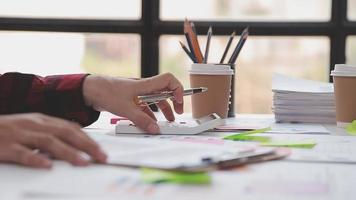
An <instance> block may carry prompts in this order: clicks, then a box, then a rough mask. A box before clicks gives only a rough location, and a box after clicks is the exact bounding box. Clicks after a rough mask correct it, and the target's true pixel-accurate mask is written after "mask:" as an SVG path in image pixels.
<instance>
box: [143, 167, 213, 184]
mask: <svg viewBox="0 0 356 200" xmlns="http://www.w3.org/2000/svg"><path fill="white" fill-rule="evenodd" d="M141 177H142V180H143V182H145V183H175V184H198V185H203V184H210V183H211V177H210V175H209V174H208V173H207V172H175V171H166V170H159V169H150V168H143V169H141Z"/></svg>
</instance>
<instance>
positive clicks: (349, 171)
mask: <svg viewBox="0 0 356 200" xmlns="http://www.w3.org/2000/svg"><path fill="white" fill-rule="evenodd" d="M246 117H258V118H260V119H266V120H268V119H271V120H273V116H271V115H253V116H252V115H244V116H242V115H238V117H237V118H238V119H239V118H246ZM108 118H109V115H103V116H102V117H101V119H100V121H99V122H97V123H95V124H94V125H93V126H91V128H93V129H87V131H88V132H91V133H94V134H101V135H98V136H99V137H101V136H103V137H106V136H105V135H104V133H105V132H108V129H107V128H112V129H113V127H112V126H110V125H108V124H109V121H108ZM95 127H96V128H95ZM99 128H100V129H99ZM327 128H328V129H329V130H331V131H332V134H333V135H345V133H344V132H343V131H342V130H341V129H338V128H336V127H334V126H330V125H328V126H327ZM219 134H221V133H219ZM273 137H305V135H304V136H301V135H299V136H298V135H296V136H295V135H288V136H286V135H278V134H275V135H274V134H273ZM308 137H309V135H308ZM310 137H313V138H315V140H316V141H317V142H318V140H319V139H320V140H324V139H326V138H327V140H328V141H335V143H336V142H340V141H341V142H342V140H343V138H344V139H345V138H346V139H351V140H352V141H355V145H356V139H353V137H351V136H326V135H313V136H310ZM113 138H115V137H113ZM115 139H118V138H115ZM123 173H124V174H125V173H129V174H131V175H132V176H133V177H135V176H136V175H137V174H138V171H137V170H131V169H130V170H128V169H124V168H119V167H110V166H98V165H92V166H90V167H85V168H78V167H72V166H70V165H69V164H66V163H64V162H60V161H57V162H55V165H54V168H53V169H52V170H49V171H46V170H36V169H29V168H25V167H20V166H16V165H10V164H1V165H0V191H1V192H0V200H3V199H4V200H11V199H52V198H50V197H49V196H28V195H23V193H22V192H23V190H22V188H27V187H28V186H29V185H31V184H33V183H38V180H45V178H46V177H47V176H49V175H57V176H58V179H63V180H65V181H67V182H68V184H75V183H76V182H77V181H78V179H81V180H80V181H79V182H78V184H77V185H75V186H76V187H79V188H80V187H83V188H90V189H87V190H86V192H88V194H86V195H84V196H82V195H78V196H59V197H58V196H57V197H56V198H54V199H57V200H58V199H141V198H142V199H238V198H239V199H283V200H285V199H355V198H356V190H355V189H354V185H355V184H356V166H355V165H351V164H325V163H304V162H291V161H287V160H280V161H272V162H266V163H260V164H253V165H248V166H246V167H242V168H238V169H236V170H232V171H219V172H213V173H212V177H213V183H212V184H211V185H208V186H182V185H170V184H161V185H143V184H140V183H138V182H137V181H136V182H135V181H133V182H130V183H128V184H122V185H120V186H118V185H116V186H115V187H114V186H113V187H114V188H111V190H110V192H108V193H107V194H105V195H103V193H102V191H103V190H102V189H103V184H105V180H106V179H110V178H112V177H114V178H115V176H117V177H119V176H121V174H123ZM115 180H116V179H115ZM47 181H48V180H47ZM57 182H58V180H53V183H51V182H49V183H45V185H46V187H47V186H48V187H49V188H50V187H58V188H60V187H61V185H57ZM79 183H80V184H79ZM112 190H115V192H112Z"/></svg>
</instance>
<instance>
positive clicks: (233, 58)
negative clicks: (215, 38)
mask: <svg viewBox="0 0 356 200" xmlns="http://www.w3.org/2000/svg"><path fill="white" fill-rule="evenodd" d="M248 29H249V27H247V28H245V29H244V31H243V32H242V34H241V37H240V40H239V42H238V43H237V45H236V48H235V50H234V52H233V53H232V55H231V57H230V60H229V64H234V63H235V62H236V59H237V57H238V56H239V53H240V51H241V49H242V47H243V46H244V44H245V42H246V40H247V37H248V35H249V31H248Z"/></svg>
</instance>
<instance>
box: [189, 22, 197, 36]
mask: <svg viewBox="0 0 356 200" xmlns="http://www.w3.org/2000/svg"><path fill="white" fill-rule="evenodd" d="M189 24H190V26H191V27H192V30H193V32H194V33H195V34H197V30H196V29H195V26H194V23H193V22H189Z"/></svg>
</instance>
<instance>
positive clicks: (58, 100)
mask: <svg viewBox="0 0 356 200" xmlns="http://www.w3.org/2000/svg"><path fill="white" fill-rule="evenodd" d="M86 76H87V74H71V75H57V76H47V77H40V76H36V75H33V74H21V73H6V74H3V75H0V114H13V113H30V112H40V113H44V114H47V115H52V116H55V117H60V118H63V119H67V120H71V121H75V122H78V123H79V124H81V125H82V126H88V125H90V124H91V123H93V122H94V121H96V120H97V119H98V117H99V114H100V113H99V112H97V111H95V110H94V109H93V108H91V107H88V106H86V105H85V103H84V99H83V92H82V86H83V81H84V79H85V77H86Z"/></svg>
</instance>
